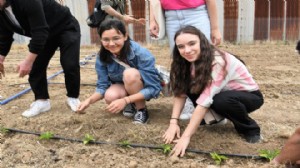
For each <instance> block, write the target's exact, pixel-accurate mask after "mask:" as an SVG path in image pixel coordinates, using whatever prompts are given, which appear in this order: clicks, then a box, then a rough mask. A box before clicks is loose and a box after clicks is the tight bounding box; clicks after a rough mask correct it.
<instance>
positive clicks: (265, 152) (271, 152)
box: [259, 149, 280, 162]
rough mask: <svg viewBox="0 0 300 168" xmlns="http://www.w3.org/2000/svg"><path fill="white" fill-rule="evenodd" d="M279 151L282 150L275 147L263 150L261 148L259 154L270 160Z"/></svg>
mask: <svg viewBox="0 0 300 168" xmlns="http://www.w3.org/2000/svg"><path fill="white" fill-rule="evenodd" d="M279 152H280V150H279V149H275V150H266V149H263V150H259V156H261V157H263V158H265V159H267V160H268V161H269V162H270V161H271V160H273V159H274V158H275V157H276V156H277V155H278V154H279Z"/></svg>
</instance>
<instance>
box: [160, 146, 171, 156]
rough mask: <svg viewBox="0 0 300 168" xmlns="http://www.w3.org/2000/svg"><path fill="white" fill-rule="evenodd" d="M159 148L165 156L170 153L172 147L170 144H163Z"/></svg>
mask: <svg viewBox="0 0 300 168" xmlns="http://www.w3.org/2000/svg"><path fill="white" fill-rule="evenodd" d="M161 147H162V150H163V153H164V154H165V155H167V154H169V153H170V152H171V151H172V146H171V145H170V144H163V145H161Z"/></svg>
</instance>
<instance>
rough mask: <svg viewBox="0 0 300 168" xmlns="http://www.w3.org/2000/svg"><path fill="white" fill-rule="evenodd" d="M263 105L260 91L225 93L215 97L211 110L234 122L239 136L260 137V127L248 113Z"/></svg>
mask: <svg viewBox="0 0 300 168" xmlns="http://www.w3.org/2000/svg"><path fill="white" fill-rule="evenodd" d="M262 104H263V97H262V94H261V93H260V92H259V91H255V92H243V91H225V92H221V93H219V94H217V95H215V96H214V98H213V104H212V105H211V108H212V109H213V110H214V111H215V112H216V113H218V114H220V115H222V116H224V117H225V118H227V119H229V120H230V121H232V122H233V124H234V126H235V129H236V130H237V132H238V133H239V134H243V135H246V136H250V135H260V127H259V126H258V125H257V123H256V122H255V121H254V120H253V119H252V118H250V117H249V115H248V113H250V112H252V111H254V110H256V109H258V108H259V107H261V106H262Z"/></svg>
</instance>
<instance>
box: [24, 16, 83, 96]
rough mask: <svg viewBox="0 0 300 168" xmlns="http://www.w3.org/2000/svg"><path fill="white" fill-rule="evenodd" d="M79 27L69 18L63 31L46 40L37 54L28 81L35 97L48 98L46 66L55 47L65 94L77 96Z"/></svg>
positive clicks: (78, 81) (78, 84)
mask: <svg viewBox="0 0 300 168" xmlns="http://www.w3.org/2000/svg"><path fill="white" fill-rule="evenodd" d="M50 33H51V32H50ZM80 36H81V35H80V27H79V24H78V22H77V20H76V19H75V18H73V19H70V20H69V21H68V23H66V25H65V29H64V31H62V32H61V33H60V34H59V35H57V36H55V37H54V38H51V39H49V40H48V41H47V42H46V45H45V48H44V50H43V51H42V52H41V53H40V54H39V55H38V56H37V58H36V60H35V61H34V63H33V66H32V70H31V72H30V74H29V79H28V81H29V83H30V86H31V88H32V91H33V93H34V96H35V100H37V99H48V98H49V93H48V84H47V67H48V64H49V61H50V59H51V58H52V56H53V55H54V53H55V51H56V49H57V48H58V47H59V48H60V63H61V66H62V68H63V70H64V74H65V84H66V89H67V96H68V97H73V98H77V97H78V96H79V90H80V66H79V56H80Z"/></svg>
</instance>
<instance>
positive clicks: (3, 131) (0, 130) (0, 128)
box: [0, 126, 9, 134]
mask: <svg viewBox="0 0 300 168" xmlns="http://www.w3.org/2000/svg"><path fill="white" fill-rule="evenodd" d="M8 132H9V130H8V129H7V128H4V127H1V126H0V133H2V134H6V133H8Z"/></svg>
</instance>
